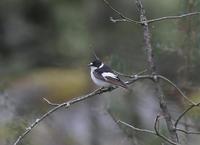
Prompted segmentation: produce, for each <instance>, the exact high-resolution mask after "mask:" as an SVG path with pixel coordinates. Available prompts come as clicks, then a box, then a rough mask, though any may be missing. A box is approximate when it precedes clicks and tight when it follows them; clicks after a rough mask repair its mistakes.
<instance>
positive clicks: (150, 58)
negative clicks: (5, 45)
mask: <svg viewBox="0 0 200 145" xmlns="http://www.w3.org/2000/svg"><path fill="white" fill-rule="evenodd" d="M136 5H137V8H138V11H139V15H140V21H141V22H145V23H144V24H143V25H142V26H143V36H144V47H145V50H146V54H147V63H148V66H149V71H150V72H151V73H152V75H153V78H154V84H155V90H156V96H157V97H158V98H159V104H160V108H161V110H162V113H163V115H164V116H165V122H166V124H167V129H168V130H169V133H170V137H171V139H172V141H173V142H178V136H177V134H176V130H174V125H173V122H172V117H171V114H170V112H169V111H168V106H167V102H166V100H165V95H164V93H163V90H162V88H161V86H160V82H159V80H158V79H157V77H156V76H154V75H155V74H156V73H157V72H156V65H155V62H154V61H155V60H154V53H153V49H152V46H151V35H150V31H149V25H148V23H147V18H146V14H145V10H144V8H143V5H142V2H141V0H136Z"/></svg>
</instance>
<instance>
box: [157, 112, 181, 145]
mask: <svg viewBox="0 0 200 145" xmlns="http://www.w3.org/2000/svg"><path fill="white" fill-rule="evenodd" d="M159 118H160V115H157V116H156V119H155V123H154V130H155V133H156V135H157V136H159V137H160V138H162V139H163V140H165V141H166V142H168V143H170V144H172V145H180V144H179V143H176V142H174V141H172V140H170V139H169V138H167V137H165V136H164V135H162V134H161V133H160V132H159V130H158V128H159V127H158V128H157V126H158V123H159Z"/></svg>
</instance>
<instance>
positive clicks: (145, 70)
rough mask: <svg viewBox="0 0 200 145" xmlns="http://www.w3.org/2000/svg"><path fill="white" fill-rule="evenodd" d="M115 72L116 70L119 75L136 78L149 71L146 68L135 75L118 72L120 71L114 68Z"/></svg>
mask: <svg viewBox="0 0 200 145" xmlns="http://www.w3.org/2000/svg"><path fill="white" fill-rule="evenodd" d="M114 72H115V73H116V74H118V75H119V76H123V77H127V78H136V77H137V76H138V75H141V74H143V73H145V72H147V69H144V70H143V71H141V72H139V73H136V74H134V75H127V74H123V73H121V72H118V71H116V70H114Z"/></svg>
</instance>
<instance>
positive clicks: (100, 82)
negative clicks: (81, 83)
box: [88, 59, 128, 89]
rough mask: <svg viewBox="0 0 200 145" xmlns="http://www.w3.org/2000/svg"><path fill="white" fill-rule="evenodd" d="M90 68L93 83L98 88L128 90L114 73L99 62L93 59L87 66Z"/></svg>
mask: <svg viewBox="0 0 200 145" xmlns="http://www.w3.org/2000/svg"><path fill="white" fill-rule="evenodd" d="M88 66H89V67H90V69H91V71H90V75H91V78H92V80H93V82H94V83H95V84H96V85H97V86H100V87H112V86H120V87H122V88H125V89H128V87H127V85H126V84H125V83H124V82H123V81H122V80H121V79H120V78H119V77H118V75H117V74H116V73H114V71H113V70H112V69H111V68H110V67H109V66H107V65H106V64H104V63H103V62H102V61H101V60H99V59H95V60H94V61H92V62H91V63H89V64H88Z"/></svg>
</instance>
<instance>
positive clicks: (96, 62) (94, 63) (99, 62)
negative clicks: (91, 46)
mask: <svg viewBox="0 0 200 145" xmlns="http://www.w3.org/2000/svg"><path fill="white" fill-rule="evenodd" d="M101 64H102V62H101V61H100V60H98V59H97V60H94V61H93V62H91V63H90V66H94V67H100V66H101Z"/></svg>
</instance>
